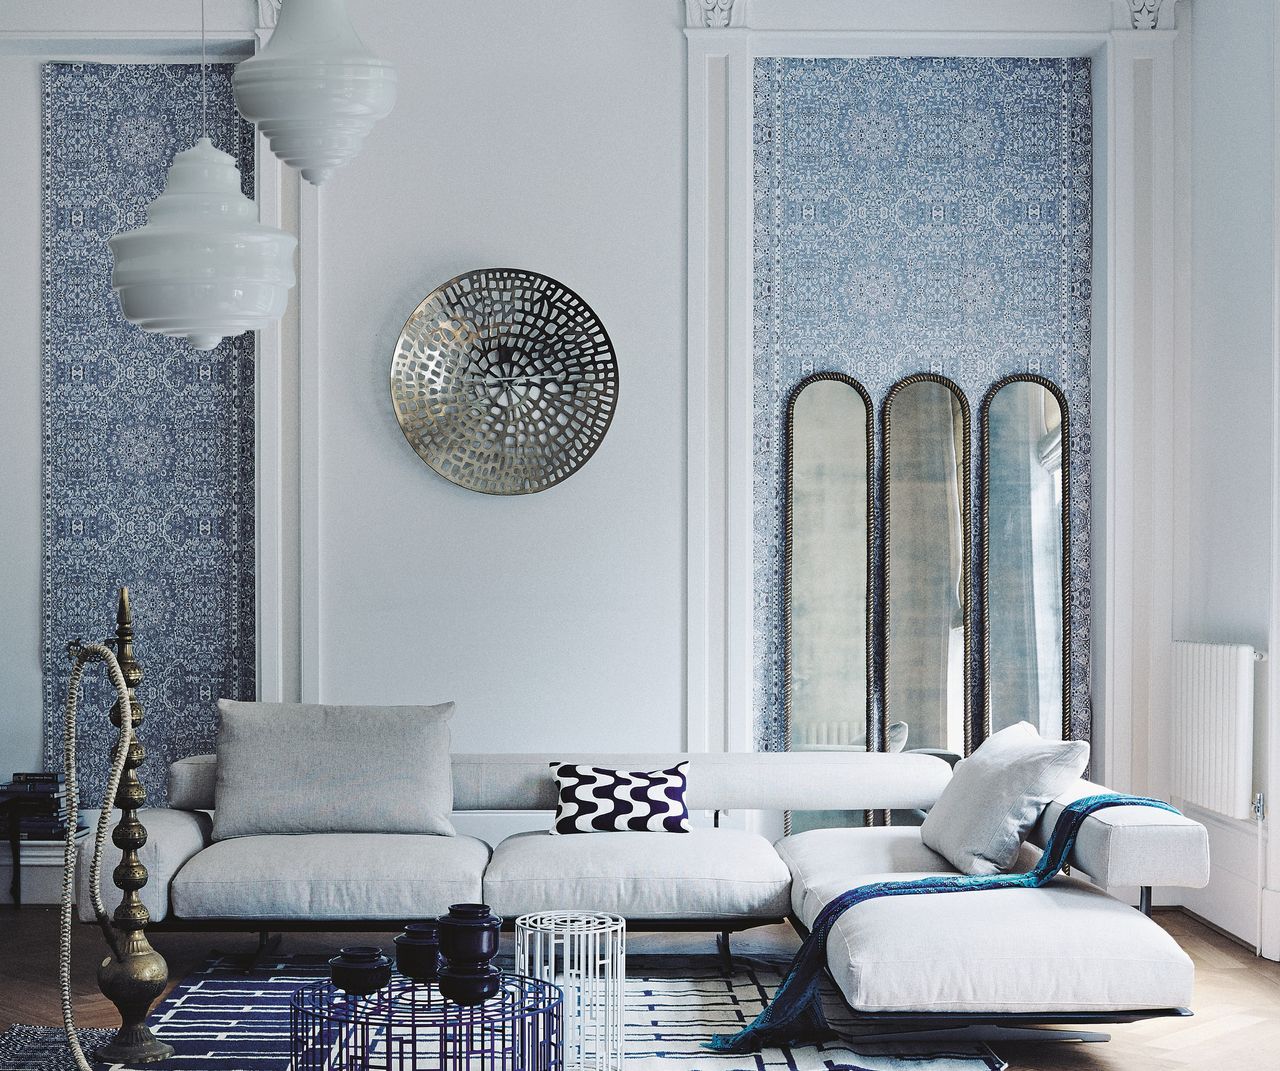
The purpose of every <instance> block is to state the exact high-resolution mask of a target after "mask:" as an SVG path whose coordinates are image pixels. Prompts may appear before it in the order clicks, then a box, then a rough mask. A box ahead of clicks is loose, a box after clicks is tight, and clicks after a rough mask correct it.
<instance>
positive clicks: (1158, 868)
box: [1030, 781, 1209, 889]
mask: <svg viewBox="0 0 1280 1071" xmlns="http://www.w3.org/2000/svg"><path fill="white" fill-rule="evenodd" d="M1109 791H1110V789H1107V788H1103V787H1102V786H1101V785H1095V784H1093V783H1092V782H1090V781H1077V782H1076V783H1075V785H1074V786H1072V788H1070V789H1069V790H1068V791H1066V792H1064V793H1063V794H1062V795H1061V796H1059V797H1058V798H1057V799H1055V800H1054V801H1053V802H1052V803H1050V804H1049V806H1048V807H1047V808H1045V812H1044V814H1043V815H1041V816H1040V821H1039V822H1038V823H1037V824H1036V827H1035V828H1034V829H1033V830H1032V831H1031V838H1030V839H1031V843H1032V844H1034V845H1036V846H1037V847H1039V848H1043V847H1044V846H1045V844H1046V843H1048V838H1049V835H1050V834H1051V833H1052V832H1053V827H1054V824H1055V823H1056V822H1057V821H1058V817H1059V816H1060V815H1061V814H1062V811H1063V809H1064V808H1065V807H1066V805H1067V804H1069V803H1071V802H1073V801H1074V800H1078V799H1080V798H1082V797H1084V796H1096V795H1098V794H1099V793H1104V792H1109ZM1068 862H1069V863H1070V864H1071V866H1072V867H1075V868H1077V869H1079V870H1083V871H1084V872H1085V873H1086V874H1087V875H1088V876H1089V877H1090V878H1092V879H1093V881H1094V882H1095V883H1096V884H1097V885H1100V886H1101V887H1103V888H1114V887H1117V886H1122V885H1123V886H1133V885H1137V886H1156V885H1182V886H1186V887H1188V888H1193V889H1201V888H1203V887H1204V886H1206V885H1207V884H1209V832H1208V830H1206V829H1205V828H1204V826H1202V825H1201V824H1200V823H1199V822H1196V821H1193V820H1192V819H1190V818H1186V817H1184V816H1183V815H1180V814H1174V813H1172V812H1170V811H1163V810H1160V809H1158V808H1156V807H1108V808H1106V809H1105V810H1101V811H1095V812H1094V813H1093V814H1091V815H1090V816H1089V817H1088V818H1086V819H1085V820H1084V824H1083V825H1082V826H1081V827H1080V832H1079V834H1078V835H1077V836H1076V844H1075V848H1074V849H1073V850H1072V852H1071V857H1070V859H1069V860H1068Z"/></svg>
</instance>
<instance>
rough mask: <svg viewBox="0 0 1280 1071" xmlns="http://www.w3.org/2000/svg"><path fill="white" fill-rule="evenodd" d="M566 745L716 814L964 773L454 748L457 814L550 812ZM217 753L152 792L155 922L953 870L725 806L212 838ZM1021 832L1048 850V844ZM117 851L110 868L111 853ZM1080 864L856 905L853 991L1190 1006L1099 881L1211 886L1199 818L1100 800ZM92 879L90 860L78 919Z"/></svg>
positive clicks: (844, 805)
mask: <svg viewBox="0 0 1280 1071" xmlns="http://www.w3.org/2000/svg"><path fill="white" fill-rule="evenodd" d="M553 760H554V761H562V762H577V763H591V764H595V765H600V766H612V767H620V768H626V769H657V768H668V767H670V766H673V765H675V764H676V763H677V762H684V761H687V762H688V768H687V777H688V790H687V802H688V805H689V808H690V811H691V813H694V814H695V815H696V814H698V813H699V812H715V813H716V814H717V816H719V815H720V814H721V813H723V812H733V813H734V814H735V815H736V814H737V813H738V812H743V811H753V812H754V811H780V810H783V809H788V808H790V809H794V810H863V809H866V810H876V811H879V810H897V811H905V810H911V809H926V810H927V809H928V808H929V807H930V806H931V805H932V804H933V803H934V802H935V801H936V800H937V798H938V795H939V794H940V793H941V791H942V789H943V787H944V786H945V785H946V784H947V782H948V780H949V779H950V777H951V768H950V767H949V766H948V765H947V763H946V762H944V761H942V760H941V759H938V758H935V757H931V756H927V755H919V754H911V753H907V754H901V755H871V754H863V753H856V752H812V753H792V754H731V755H729V754H717V755H704V754H692V755H671V754H663V755H599V754H597V755H589V756H587V755H565V754H555V755H550V754H548V755H497V754H495V755H455V756H454V757H453V759H452V763H453V781H454V786H453V791H454V813H455V815H456V814H459V813H462V812H476V811H484V812H493V811H500V812H510V811H524V812H539V811H551V810H553V809H554V807H555V803H556V793H555V785H554V782H553V780H552V778H551V775H550V763H551V762H552V761H553ZM215 768H216V759H215V758H214V756H212V755H204V756H196V757H193V758H190V759H184V760H182V761H180V762H178V763H175V764H174V766H173V767H172V769H171V772H170V781H169V801H170V802H169V806H168V807H167V808H152V809H148V810H145V811H143V812H141V819H142V821H143V823H144V825H145V826H146V827H147V829H148V831H149V834H150V837H149V841H148V844H147V845H146V847H145V849H144V850H143V852H142V862H143V863H144V865H145V866H146V867H147V869H148V872H149V874H150V881H149V883H148V885H147V887H146V889H144V890H143V900H144V902H145V903H146V905H147V907H148V908H149V909H150V911H151V916H152V919H153V922H154V923H155V924H156V925H157V927H158V928H177V929H232V928H235V929H256V930H280V929H291V928H299V927H303V926H306V927H315V928H328V929H336V928H352V927H354V926H357V925H362V926H367V927H370V928H386V929H390V928H392V927H394V926H395V925H397V924H398V923H400V922H403V921H405V920H407V919H413V918H421V917H424V916H430V915H435V914H439V913H442V912H443V911H445V910H446V908H447V907H448V905H449V904H451V903H456V902H460V901H483V902H485V903H488V904H490V905H491V906H492V907H493V909H494V910H495V911H496V912H497V913H499V914H500V915H503V916H505V917H507V918H508V919H511V918H513V917H515V916H517V915H520V914H522V913H524V912H527V911H537V910H542V909H553V908H582V909H594V910H605V911H614V912H617V913H619V914H622V915H624V916H626V917H627V919H628V920H629V921H630V922H631V923H632V924H633V925H634V926H635V927H637V928H667V927H680V928H688V929H705V930H711V931H722V932H727V931H730V930H737V929H743V928H746V927H749V926H755V925H760V924H764V923H769V922H776V921H779V920H781V919H783V918H788V917H789V918H791V919H792V920H793V921H794V922H795V923H796V925H797V926H798V927H799V928H801V929H803V928H805V927H807V926H809V925H810V924H811V923H812V922H813V920H814V918H815V917H816V916H817V914H818V912H819V911H820V910H821V909H822V907H823V906H824V905H825V904H826V903H827V902H828V901H829V900H830V899H831V898H832V897H834V896H836V895H838V894H839V893H841V892H843V891H845V890H846V889H848V888H851V887H853V886H856V885H862V884H866V883H868V882H872V881H881V880H887V879H894V878H903V877H911V876H917V875H921V874H926V873H947V872H951V867H950V866H949V865H948V863H947V862H946V861H945V860H944V859H943V858H942V857H941V856H939V855H936V854H935V853H934V852H932V851H931V850H930V849H929V848H927V847H925V846H924V844H923V843H922V842H921V840H920V830H919V828H918V827H915V826H888V827H885V826H881V827H868V828H847V829H819V830H811V831H808V832H804V833H799V834H796V835H794V836H787V837H783V838H782V839H781V840H779V841H778V842H777V843H776V844H771V843H770V842H769V840H768V839H767V838H765V837H764V836H762V835H760V834H758V833H753V832H749V831H748V830H746V829H743V828H732V827H731V826H730V825H729V824H727V823H726V824H725V825H722V826H720V827H719V828H716V827H712V826H703V827H699V828H696V829H695V830H694V831H693V832H691V833H687V834H674V833H591V834H580V835H574V836H555V835H551V834H549V833H547V832H530V833H521V834H517V835H515V836H511V837H508V838H506V839H503V840H502V841H501V842H500V843H498V844H497V845H496V846H494V847H493V848H492V849H491V848H490V846H489V845H488V844H486V843H485V842H483V841H481V840H479V839H476V838H473V837H466V836H454V837H445V836H428V835H409V834H390V833H385V834H384V833H322V834H295V835H264V836H245V837H236V838H233V839H230V840H221V841H217V842H214V841H213V840H212V839H211V831H212V822H211V820H210V817H209V814H208V813H207V812H208V811H210V810H211V809H212V808H213V806H214V788H215ZM299 791H303V792H305V791H306V786H305V785H300V786H299ZM1097 791H1100V789H1099V787H1098V786H1093V785H1090V784H1088V783H1087V782H1083V781H1081V782H1078V784H1077V785H1076V787H1075V788H1074V789H1073V791H1072V792H1071V793H1068V794H1066V795H1064V796H1062V797H1060V798H1059V800H1058V801H1056V803H1055V804H1053V805H1051V806H1050V807H1049V809H1048V810H1047V811H1046V813H1045V816H1044V817H1043V818H1042V820H1041V824H1040V826H1038V827H1037V829H1036V831H1035V833H1034V834H1033V837H1032V842H1033V843H1043V837H1044V836H1045V834H1046V832H1047V830H1048V829H1050V828H1051V827H1052V822H1053V821H1054V820H1055V819H1056V816H1057V813H1058V812H1059V811H1060V809H1061V807H1062V806H1063V805H1065V804H1066V803H1067V802H1069V801H1070V800H1071V799H1074V798H1076V797H1077V796H1079V795H1084V794H1092V793H1093V792H1097ZM530 817H533V816H530ZM1023 850H1024V853H1025V854H1026V856H1027V859H1028V861H1030V860H1032V859H1034V857H1035V854H1036V853H1035V849H1034V848H1032V847H1031V846H1029V845H1028V846H1027V847H1025V848H1024V849H1023ZM106 863H107V865H106V866H105V867H104V874H109V873H110V869H111V866H112V865H113V864H114V859H112V858H110V857H108V859H107V861H106ZM1071 868H1072V871H1073V872H1072V873H1071V874H1070V875H1069V876H1068V875H1063V876H1060V877H1059V878H1057V879H1055V880H1054V881H1053V882H1052V883H1051V884H1050V885H1048V886H1046V887H1045V888H1042V889H1002V890H999V891H996V892H981V893H966V894H957V895H942V896H936V895H935V896H903V897H892V898H885V899H880V900H874V901H870V902H867V903H864V904H861V905H859V906H858V907H857V908H855V909H853V910H851V911H849V912H847V913H846V914H845V916H844V917H843V918H842V919H841V920H840V922H839V923H838V924H837V926H836V928H835V930H834V931H833V933H832V936H831V939H830V942H829V948H828V967H829V969H830V972H831V975H832V977H833V978H834V980H835V981H836V983H837V985H838V986H839V987H840V989H841V991H842V992H843V994H844V996H845V998H846V999H847V1001H848V1002H849V1004H850V1006H851V1007H852V1008H853V1009H854V1010H855V1011H858V1012H861V1013H864V1014H868V1015H873V1016H874V1015H885V1016H886V1017H890V1018H892V1017H894V1016H907V1017H910V1018H922V1017H928V1016H942V1017H946V1016H948V1015H964V1016H969V1017H974V1016H981V1015H988V1016H993V1017H995V1018H997V1019H999V1018H1001V1017H1011V1018H1014V1019H1019V1020H1026V1019H1034V1020H1036V1021H1058V1020H1059V1019H1062V1018H1089V1019H1093V1020H1097V1021H1108V1020H1123V1019H1132V1018H1141V1017H1144V1016H1146V1015H1150V1014H1161V1013H1168V1012H1169V1011H1170V1010H1172V1009H1181V1008H1185V1007H1186V1006H1188V1005H1189V1004H1190V1001H1191V991H1192V966H1191V962H1190V960H1189V959H1188V957H1187V956H1186V954H1185V953H1184V952H1183V951H1182V950H1181V949H1180V948H1179V947H1178V946H1177V944H1176V943H1175V942H1174V941H1173V939H1172V938H1171V937H1169V935H1168V934H1166V933H1165V931H1164V930H1162V929H1161V928H1160V927H1159V926H1158V925H1156V924H1155V923H1154V922H1153V921H1152V920H1151V919H1150V918H1148V917H1147V916H1146V915H1144V914H1143V913H1142V912H1140V911H1138V910H1136V909H1134V908H1133V907H1131V906H1129V905H1128V904H1126V903H1122V902H1120V901H1119V900H1116V899H1114V898H1112V897H1111V896H1109V895H1108V894H1107V893H1106V892H1105V891H1104V889H1105V887H1106V886H1108V885H1111V886H1121V885H1123V886H1139V887H1141V886H1145V887H1150V886H1163V885H1185V886H1202V885H1204V884H1205V883H1206V882H1207V880H1208V847H1207V835H1206V832H1205V830H1204V829H1203V827H1201V826H1200V825H1198V824H1197V823H1195V822H1193V821H1191V820H1189V819H1187V818H1183V817H1181V816H1178V815H1175V814H1171V813H1168V812H1164V811H1156V810H1153V809H1149V808H1138V807H1127V808H1126V807H1119V808H1114V809H1111V810H1106V811H1101V812H1098V813H1096V814H1094V815H1092V816H1090V817H1089V818H1088V819H1087V820H1086V821H1085V823H1084V826H1083V827H1082V831H1081V833H1080V836H1079V838H1078V841H1077V844H1076V848H1075V852H1074V854H1073V855H1072V857H1071ZM1086 875H1087V876H1088V877H1086ZM1089 878H1091V879H1092V881H1091V880H1088V879H1089ZM87 880H88V877H87V867H83V866H82V872H81V875H80V882H81V885H80V890H81V895H80V904H81V916H82V918H87V915H88V911H87V908H86V905H87V903H88V899H89V898H88V897H87V895H85V892H86V891H87ZM106 892H108V890H104V894H105V893H106ZM108 902H110V899H108Z"/></svg>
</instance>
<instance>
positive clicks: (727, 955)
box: [716, 930, 733, 974]
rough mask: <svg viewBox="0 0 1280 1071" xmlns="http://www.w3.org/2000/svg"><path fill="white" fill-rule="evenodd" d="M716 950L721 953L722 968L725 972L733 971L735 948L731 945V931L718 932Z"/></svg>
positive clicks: (730, 972)
mask: <svg viewBox="0 0 1280 1071" xmlns="http://www.w3.org/2000/svg"><path fill="white" fill-rule="evenodd" d="M716 951H717V952H718V953H719V954H720V969H721V970H723V971H724V972H725V974H732V973H733V950H732V949H731V948H730V947H729V931H728V930H721V931H720V932H719V933H718V934H716Z"/></svg>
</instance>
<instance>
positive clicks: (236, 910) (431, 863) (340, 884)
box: [172, 833, 489, 922]
mask: <svg viewBox="0 0 1280 1071" xmlns="http://www.w3.org/2000/svg"><path fill="white" fill-rule="evenodd" d="M488 861H489V846H488V845H487V844H485V843H484V841H481V840H476V839H475V838H474V837H438V836H431V835H427V834H421V835H420V834H409V833H308V834H293V835H285V834H267V835H263V836H255V837H233V838H231V839H230V840H223V841H217V842H215V843H214V844H211V845H210V846H209V847H208V848H205V849H204V851H202V852H200V853H199V854H197V855H196V856H194V857H193V858H192V859H191V860H190V861H189V862H188V863H187V864H186V865H185V866H184V867H183V868H182V869H181V870H180V871H179V872H178V875H177V877H176V878H175V879H174V882H173V890H172V901H173V912H174V914H175V915H177V916H178V917H179V918H182V919H381V918H386V919H393V920H395V921H396V922H401V921H403V920H404V919H412V918H425V917H427V916H429V915H438V914H442V913H443V912H445V911H446V910H448V907H449V905H450V904H455V903H460V902H471V903H474V902H476V901H478V900H479V899H480V887H481V885H480V883H481V879H482V877H483V875H484V868H485V864H486V863H487V862H488Z"/></svg>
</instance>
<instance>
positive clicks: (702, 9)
mask: <svg viewBox="0 0 1280 1071" xmlns="http://www.w3.org/2000/svg"><path fill="white" fill-rule="evenodd" d="M262 2H264V3H265V2H268V0H262ZM684 14H685V22H686V25H687V26H688V27H689V28H690V29H691V30H721V29H727V28H729V27H730V26H745V25H746V22H747V0H684Z"/></svg>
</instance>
